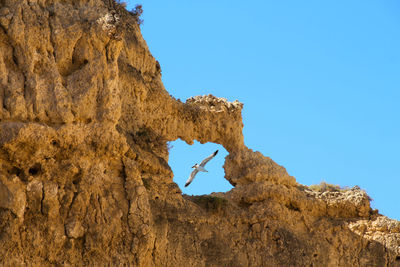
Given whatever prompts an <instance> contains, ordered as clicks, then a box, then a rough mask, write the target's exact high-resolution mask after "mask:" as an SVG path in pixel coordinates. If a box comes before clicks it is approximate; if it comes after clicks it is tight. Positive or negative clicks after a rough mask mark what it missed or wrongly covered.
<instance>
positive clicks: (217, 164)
mask: <svg viewBox="0 0 400 267" xmlns="http://www.w3.org/2000/svg"><path fill="white" fill-rule="evenodd" d="M168 147H169V161H168V164H169V165H170V166H171V169H172V171H173V172H174V182H175V183H177V184H178V185H179V187H180V188H181V190H182V193H183V194H187V195H204V194H210V193H212V192H227V191H229V190H231V189H232V188H233V186H232V185H231V184H230V183H229V182H228V181H227V180H226V179H225V177H224V176H225V172H224V168H223V166H224V163H225V157H226V156H227V155H228V152H227V151H226V150H225V148H224V147H223V146H221V145H219V144H214V143H206V144H200V143H199V142H197V141H195V142H194V144H193V145H188V144H186V143H185V142H184V141H182V140H179V139H178V140H176V141H173V142H169V144H168ZM216 150H218V154H217V155H216V156H215V157H214V158H213V159H212V160H210V161H209V162H208V163H207V164H206V165H205V169H206V170H207V171H208V172H199V173H197V175H196V177H195V178H194V180H193V181H192V183H191V184H190V185H189V186H187V187H185V183H186V180H187V179H188V178H189V176H190V174H191V173H192V171H193V169H192V168H191V167H192V166H193V165H194V164H195V163H198V164H200V163H201V161H202V160H203V159H204V158H206V157H208V156H210V155H211V154H212V153H213V152H215V151H216Z"/></svg>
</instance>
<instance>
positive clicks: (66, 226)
mask: <svg viewBox="0 0 400 267" xmlns="http://www.w3.org/2000/svg"><path fill="white" fill-rule="evenodd" d="M137 19H138V18H137V16H135V14H132V13H130V12H128V11H126V10H125V9H124V7H123V6H121V5H120V4H118V3H116V2H115V1H113V0H80V1H75V0H52V1H49V0H16V1H10V0H3V1H0V102H1V103H2V105H0V265H2V266H53V265H57V266H58V265H60V266H61V265H62V266H88V265H89V266H105V265H108V266H109V265H116V266H400V222H399V221H396V220H391V219H389V218H387V217H384V216H382V215H380V214H378V213H377V212H376V211H373V210H372V209H371V208H370V202H369V197H368V196H367V194H366V193H365V192H364V191H362V190H360V189H359V188H358V187H354V188H351V189H348V190H327V191H323V190H322V191H318V190H312V189H311V188H309V187H306V186H302V185H300V184H298V183H297V182H296V180H295V179H294V178H293V177H291V176H290V175H288V173H287V172H286V170H285V169H284V168H283V167H282V166H279V165H277V164H276V163H275V162H274V161H272V160H271V159H270V158H268V157H265V156H263V155H262V154H261V153H259V152H254V151H252V150H251V149H249V148H247V147H246V146H245V145H244V142H243V135H242V128H243V123H242V117H241V110H242V108H243V105H242V104H241V103H239V102H237V101H235V102H228V101H226V100H225V99H223V98H217V97H214V96H212V95H208V96H197V97H193V98H190V99H188V100H186V102H185V103H182V102H181V101H179V100H176V99H174V98H173V97H172V96H170V95H169V94H168V92H167V91H166V90H165V88H164V87H163V84H162V82H161V70H160V65H159V64H158V62H157V61H156V60H155V59H154V58H153V56H152V55H151V53H150V52H149V50H148V47H147V45H146V43H145V41H144V40H143V38H142V36H141V33H140V28H139V26H138V23H137ZM178 138H180V139H182V140H184V141H185V142H187V143H189V144H192V143H193V141H194V140H197V141H199V142H201V143H206V142H214V143H218V144H221V145H222V146H224V147H225V149H226V150H227V151H228V152H229V155H228V156H227V157H226V159H225V164H224V169H225V178H226V179H227V180H228V181H229V182H230V183H231V184H232V185H233V186H234V188H233V189H232V190H231V191H229V192H227V193H215V194H212V195H208V196H194V197H189V196H183V195H182V192H181V190H180V189H179V187H178V186H177V185H176V184H175V183H174V182H173V180H172V178H173V173H172V171H171V168H170V167H169V165H168V149H167V142H168V141H172V140H176V139H178Z"/></svg>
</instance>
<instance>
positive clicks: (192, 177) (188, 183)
mask: <svg viewBox="0 0 400 267" xmlns="http://www.w3.org/2000/svg"><path fill="white" fill-rule="evenodd" d="M198 172H199V171H198V170H197V169H194V170H193V171H192V173H191V174H190V176H189V179H187V181H186V184H185V187H186V186H188V185H190V183H191V182H192V181H193V179H194V177H195V176H196V174H197V173H198Z"/></svg>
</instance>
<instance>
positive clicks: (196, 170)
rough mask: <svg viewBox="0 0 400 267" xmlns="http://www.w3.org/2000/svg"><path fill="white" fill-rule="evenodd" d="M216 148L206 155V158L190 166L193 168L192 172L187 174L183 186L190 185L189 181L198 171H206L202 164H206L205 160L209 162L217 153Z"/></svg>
mask: <svg viewBox="0 0 400 267" xmlns="http://www.w3.org/2000/svg"><path fill="white" fill-rule="evenodd" d="M217 153H218V150H217V151H215V152H214V153H212V154H211V155H210V156H208V157H207V158H205V159H203V161H202V162H201V163H200V165H199V164H197V163H196V164H194V166H192V168H193V169H194V170H193V171H192V173H191V174H190V176H189V179H188V180H187V181H186V184H185V187H186V186H188V185H190V183H191V182H192V181H193V179H194V177H195V176H196V174H197V173H198V172H208V171H207V170H206V169H204V166H206V164H207V162H209V161H210V160H211V159H212V158H213V157H215V155H217Z"/></svg>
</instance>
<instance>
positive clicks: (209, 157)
mask: <svg viewBox="0 0 400 267" xmlns="http://www.w3.org/2000/svg"><path fill="white" fill-rule="evenodd" d="M217 154H218V150H217V151H215V152H214V153H212V154H211V155H210V156H208V157H207V158H205V159H203V161H202V162H201V163H200V166H201V167H204V166H205V165H206V164H207V162H209V161H210V160H211V159H212V158H213V157H215V155H217Z"/></svg>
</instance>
